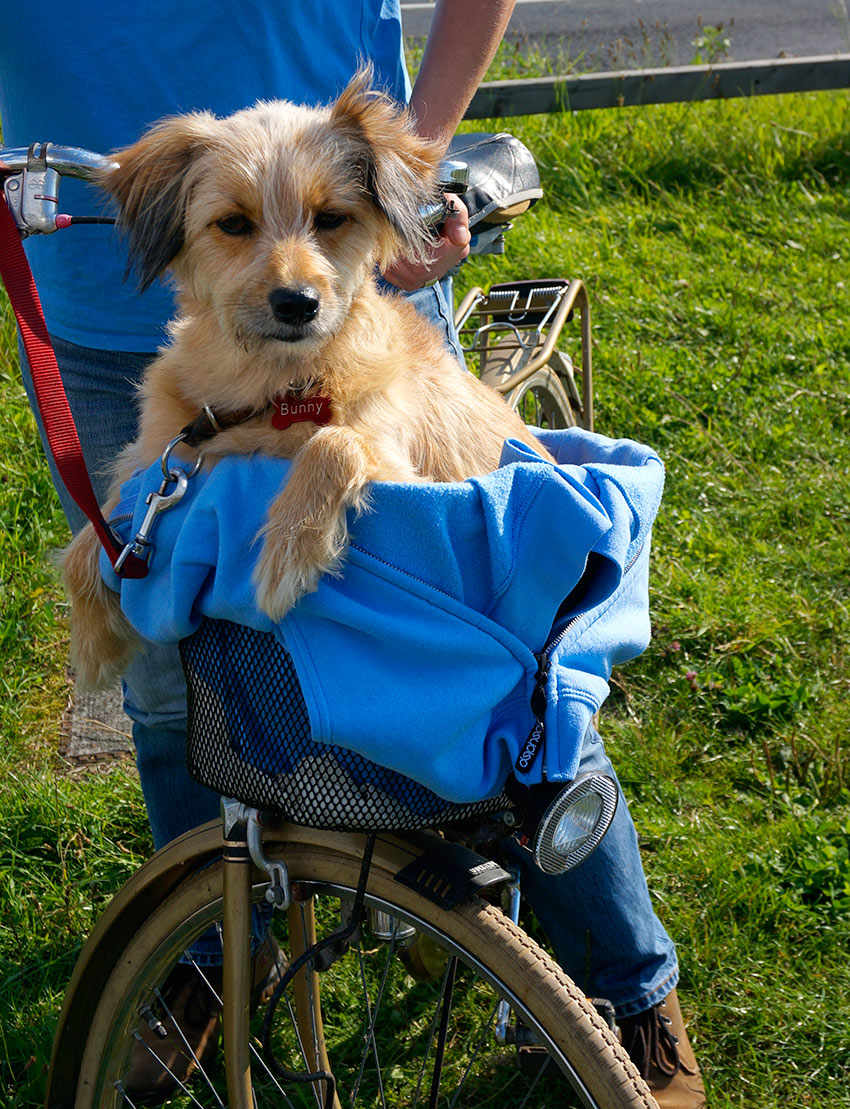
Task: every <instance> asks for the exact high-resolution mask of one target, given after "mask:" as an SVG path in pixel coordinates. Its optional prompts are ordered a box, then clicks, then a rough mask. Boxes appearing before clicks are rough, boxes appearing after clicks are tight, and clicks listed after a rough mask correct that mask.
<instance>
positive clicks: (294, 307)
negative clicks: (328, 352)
mask: <svg viewBox="0 0 850 1109" xmlns="http://www.w3.org/2000/svg"><path fill="white" fill-rule="evenodd" d="M269 304H270V305H271V306H272V312H273V313H274V318H275V319H276V320H279V321H280V322H281V323H288V324H293V325H296V326H297V325H300V324H305V323H309V322H310V320H312V319H315V318H316V315H317V314H318V311H319V294H318V293H317V292H316V290H315V289H313V288H311V287H310V286H309V285H307V286H304V287H303V288H301V289H292V288H287V287H284V288H280V289H272V291H271V292H270V293H269Z"/></svg>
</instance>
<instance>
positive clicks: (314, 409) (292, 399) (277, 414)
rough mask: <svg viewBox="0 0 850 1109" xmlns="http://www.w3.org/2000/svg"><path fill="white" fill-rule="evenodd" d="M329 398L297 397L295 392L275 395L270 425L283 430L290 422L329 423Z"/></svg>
mask: <svg viewBox="0 0 850 1109" xmlns="http://www.w3.org/2000/svg"><path fill="white" fill-rule="evenodd" d="M330 419H331V398H330V397H320V396H313V397H299V396H297V395H296V394H295V393H287V394H286V395H285V396H282V397H276V398H275V402H274V415H273V416H272V427H275V428H277V430H278V431H285V430H286V429H287V428H288V427H289V426H290V424H302V423H308V422H309V423H314V424H319V425H320V426H321V425H322V424H327V423H330Z"/></svg>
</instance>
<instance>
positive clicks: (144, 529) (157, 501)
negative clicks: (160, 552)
mask: <svg viewBox="0 0 850 1109" xmlns="http://www.w3.org/2000/svg"><path fill="white" fill-rule="evenodd" d="M185 438H186V436H185V434H183V433H181V434H180V435H178V436H177V437H176V438H174V439H172V440H171V442H170V443H169V444H168V446H167V447H166V448H165V450H164V451H163V452H162V458H161V460H160V463H161V466H162V472H163V475H164V477H163V481H162V484H161V485H160V487H159V489H158V490H157V491H156V492H155V493H148V495H147V497H146V498H145V504H146V505H147V506H148V510H147V512H146V513H145V517H144V519H143V520H142V524H141V527H140V528H139V530H138V531H137V532H136V537H135V539H134V540H133V541H132V542H131V543H127V544H125V546H124V549H123V550H122V551H121V554H120V555H119V556H118V558H117V559H116V560H115V567H114V569H115V573H116V574H120V573H121V567H122V566H123V565H124V563H125V562H126V561H127V559H128V558H129V557H130V555H134V556H135V557H136V558H140V559H142V560H143V561H144V562H146V563H147V564H148V565H150V560H151V556H152V555H153V551H154V548H153V544H152V543H151V532H152V531H153V526H154V524H155V523H156V521H157V519H158V517H159V515H160V513H161V512H165V510H166V509H168V508H173V507H174V505H176V504H178V503H179V502H180V501H181V500H182V499H183V497H184V496H185V493H186V490H187V489H188V488H189V478H193V477H194V476H195V474H197V472H198V471H199V470H200V468H201V466H202V465H203V457H202V456H200V455H199V456H198V458H197V460H196V462H195V463H194V465H193V466H192V468H191V469H190V470H189V471H188V472H187V471H186V470H184V469H182V468H181V467H180V466H172V465H171V452H172V451H173V450H174V448H175V447H176V446H177V445H178V443H182V442H183V440H184V439H185ZM169 485H174V488H173V489H172V490H171V492H169V491H168V487H169Z"/></svg>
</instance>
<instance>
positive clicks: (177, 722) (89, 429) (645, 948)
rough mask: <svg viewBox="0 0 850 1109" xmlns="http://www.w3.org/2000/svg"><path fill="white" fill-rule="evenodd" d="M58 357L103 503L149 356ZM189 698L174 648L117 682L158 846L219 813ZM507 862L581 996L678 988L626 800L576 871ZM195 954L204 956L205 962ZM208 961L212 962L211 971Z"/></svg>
mask: <svg viewBox="0 0 850 1109" xmlns="http://www.w3.org/2000/svg"><path fill="white" fill-rule="evenodd" d="M410 299H411V301H412V303H413V304H414V305H415V307H416V308H417V310H418V311H420V312H421V313H422V314H423V315H424V316H426V317H427V318H429V319H431V320H432V322H433V323H435V324H436V326H437V327H438V328H439V329H440V330H441V332H442V334H443V335H444V337H445V339H446V343H447V345H448V346H449V347H450V348H451V349H452V350H453V351H454V352H455V353H456V354H457V356H458V358H460V360H461V361H462V356H461V352H460V348H459V346H458V343H457V336H456V333H455V332H454V327H453V324H452V313H451V309H450V304H449V301H448V300H447V297H446V290H445V289H444V288H443V287H442V286H440V285H437V286H433V287H431V288H428V289H421V290H419V291H418V292H416V293H413V294H411V297H410ZM54 346H55V349H56V356H57V359H58V361H59V366H60V368H61V370H62V377H63V381H64V384H65V390H66V393H67V395H68V400H69V403H70V405H71V410H72V412H73V414H74V420H75V422H76V424H77V430H78V433H79V436H80V442H81V444H82V448H83V454H84V455H85V458H86V463H87V465H88V469H89V472H90V474H91V475H92V481H93V483H94V486H95V492H96V494H97V496H98V498H99V500H101V501H103V500H104V499H105V497H106V491H107V487H108V484H109V477H108V471H109V467H110V464H111V463H112V462H113V460H114V459H115V457H116V455H117V453H118V451H119V450H120V449H121V448H122V447H123V446H124V445H125V443H127V442H130V441H131V440H132V439H134V438H135V435H136V415H137V414H136V407H135V403H134V393H135V391H134V386H135V384H136V383H137V382H138V381H139V379H140V377H141V375H142V373H143V371H144V368H145V366H146V365H147V364H148V362H149V361H150V360H151V358H152V357H153V356H152V355H149V354H122V353H117V352H113V351H99V350H91V349H88V348H84V347H78V346H75V345H73V344H71V343H67V342H64V341H63V340H61V339H55V340H54ZM21 361H22V368H23V375H24V384H25V386H26V388H27V392H28V393H29V396H30V401H31V402H33V400H34V398H33V392H32V382H31V379H30V374H29V368H28V366H27V364H26V359H25V357H24V356H23V354H22V358H21ZM39 430H41V424H40V421H39ZM43 438H44V437H43V435H42V439H43ZM163 446H165V444H163ZM50 466H51V471H52V473H53V480H54V483H55V484H56V489H57V492H58V493H59V498H60V501H61V502H62V507H63V509H64V510H65V514H66V515H67V517H68V521H69V523H70V525H71V527H72V529H73V530H74V531H77V530H79V528H81V527H82V525H83V524H84V523H85V519H84V517H83V515H82V513H81V512H80V510H79V509H78V508H77V506H76V505H75V504H74V502H73V500H72V499H71V497H70V495H69V493H68V492H67V490H66V489H65V487H64V485H63V484H62V481H61V479H60V478H59V476H58V474H57V472H56V469H55V466H54V465H53V461H52V459H50ZM185 695H186V690H185V683H184V680H183V672H182V669H181V666H180V661H179V657H178V652H177V648H176V647H173V646H162V645H156V644H151V645H150V646H149V647H148V649H147V651H146V652H145V654H143V655H141V656H140V657H139V658H137V659H136V660H135V661H134V662H133V663H132V665H131V666H130V667H129V668H128V670H127V672H126V674H125V675H124V708H125V711H126V712H127V715H128V716H129V717H130V719H131V720H132V730H133V741H134V743H135V747H136V761H137V765H138V768H139V777H140V780H141V784H142V791H143V794H144V798H145V805H146V807H147V811H148V819H149V820H150V825H151V831H152V833H153V838H154V844H155V846H156V847H161V846H163V845H164V844H166V843H168V842H169V841H170V840H172V839H174V838H175V837H176V836H178V835H181V834H182V833H183V832H185V831H188V830H189V829H190V828H194V827H196V826H197V825H198V824H202V823H204V822H205V821H207V820H211V819H213V818H214V817H216V816H217V815H218V812H219V798H218V795H217V794H215V793H213V792H212V791H210V790H208V789H205V788H204V787H203V786H199V785H198V784H197V783H196V782H194V781H193V780H192V779H191V778H190V777H189V774H188V771H187V770H186V760H185V743H186V703H185ZM586 770H603V771H604V772H605V773H609V774H611V775H612V776H613V773H614V772H613V769H612V767H611V764H610V762H609V761H608V758H607V756H606V754H605V749H604V747H603V744H602V740H601V739H600V737H599V736H598V734H597V733H596V732H595V731H593V730H591V731H590V732H588V735H587V737H586V740H585V743H584V747H583V749H582V761H581V767H580V771H582V772H583V771H586ZM508 851H509V853H511V854H512V855H513V856H514V857H515V859H516V861H517V863H518V864H519V866H520V869H521V871H522V886H523V890H524V892H525V893H526V895H527V896H528V898H529V901H530V903H531V905H532V907H533V908H534V910H535V912H536V914H537V917H538V919H539V921H540V924H541V926H542V927H543V929H544V931H545V932H546V935H547V936H548V938H549V941H550V943H551V944H552V946H553V948H554V950H555V954H556V956H557V958H558V960H559V961H560V963H561V965H562V966H563V967H564V969H565V970H566V971H567V973H568V974H569V975H570V977H571V978H573V979H574V980H575V982H576V983H577V984H578V985H579V986H580V987H582V988H583V989H584V990H586V991H587V993H588V994H591V995H595V996H599V997H607V998H608V999H609V1000H611V1001H612V1002H613V1003H614V1005H615V1006H616V1007H617V1011H618V1015H619V1016H621V1017H624V1016H630V1015H632V1014H634V1013H638V1012H641V1011H643V1010H644V1009H647V1008H649V1007H650V1006H651V1005H653V1004H655V1003H656V1002H658V1001H661V1000H662V999H663V998H664V997H665V996H666V995H667V994H668V993H669V992H670V990H671V989H672V988H673V987H674V986H675V985H676V981H677V978H678V967H677V963H676V953H675V949H674V947H673V943H672V941H671V940H670V938H669V937H668V935H667V933H666V932H665V931H664V929H663V927H662V926H661V923H660V922H659V920H658V918H657V917H656V915H655V913H654V912H653V909H652V905H651V902H650V898H649V893H648V890H647V886H646V880H645V878H644V874H643V868H642V865H641V859H640V852H639V850H638V841H637V835H636V833H635V828H634V824H633V823H632V819H631V816H630V815H629V811H628V806H627V805H626V803H625V799H624V798H623V797H622V795H621V798H620V805H619V807H618V811H617V815H616V817H615V819H614V823H613V825H612V828H611V830H610V831H609V832H608V835H607V836H606V837H605V839H604V840H603V842H602V844H601V845H600V847H599V848H598V849H597V850H596V851H595V852H594V854H593V855H592V856H591V857H590V859H588V860H587V862H585V863H584V864H583V865H582V866H581V867H579V869H578V870H576V871H574V872H571V873H568V874H566V875H562V876H559V877H551V876H548V875H544V874H543V873H542V872H541V871H539V870H537V868H536V867H535V866H534V864H533V863H532V862H531V861H530V855H529V854H528V852H525V851H523V850H522V849H521V848H520V847H519V846H517V845H515V844H511V845H509V846H508ZM197 954H199V955H201V957H203V956H202V952H201V951H198V952H197ZM213 957H214V956H213V955H210V960H212V958H213Z"/></svg>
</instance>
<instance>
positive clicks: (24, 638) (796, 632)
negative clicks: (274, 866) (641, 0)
mask: <svg viewBox="0 0 850 1109" xmlns="http://www.w3.org/2000/svg"><path fill="white" fill-rule="evenodd" d="M497 75H499V76H504V75H506V74H497ZM506 126H508V127H510V129H512V130H513V131H514V132H515V133H516V134H517V135H518V136H519V137H520V138H522V139H523V140H524V141H525V142H526V143H527V145H528V146H529V147H530V148H531V149H532V150H533V151H534V152H535V154H536V156H537V158H538V160H539V163H540V169H541V175H542V178H543V187H544V190H545V198H544V200H543V201H542V202H540V204H538V206H537V208H536V209H535V210H534V212H533V213H532V214H530V215H528V216H523V217H522V218H521V219H520V220H519V221H518V223H517V226H516V228H515V229H514V230H513V231H511V232H510V234H509V236H508V238H509V243H508V253H507V254H506V255H505V257H504V258H500V259H482V260H477V261H476V262H474V263H472V264H470V265H469V266H467V267H466V268H465V269H464V271H463V272H462V274H461V277H460V279H459V285H460V287H461V291H463V288H464V287H466V286H468V285H470V284H473V283H474V284H483V285H486V284H488V283H490V282H493V281H504V280H508V279H510V278H512V277H517V278H523V277H531V276H572V275H577V276H580V277H581V278H582V279H583V280H584V281H585V282H586V283H587V285H588V287H589V291H590V296H591V302H592V304H593V312H594V317H593V322H594V336H595V338H594V351H593V353H594V360H595V362H594V365H595V383H596V403H597V428H598V430H600V431H602V432H605V433H607V434H612V435H624V436H631V437H633V438H636V439H639V440H643V441H646V442H648V443H650V444H651V445H652V446H653V447H655V448H656V449H657V450H658V451H659V453H660V454H661V455H662V457H663V458H664V460H665V463H666V467H667V488H666V493H665V500H664V504H663V506H662V511H661V515H660V518H659V521H658V525H657V528H656V530H655V537H654V546H653V573H652V614H653V623H654V639H653V643H652V645H651V646H650V648H649V649H648V651H647V652H646V653H645V655H644V656H642V658H641V659H639V660H637V661H636V662H635V663H632V664H631V665H630V666H628V667H626V668H624V669H622V670H620V671H618V672H617V673H616V674H615V676H614V683H613V690H612V696H611V698H610V699H609V702H608V704H607V706H606V708H605V709H604V711H603V720H602V723H603V730H604V732H605V734H606V737H607V742H608V745H609V749H610V751H611V753H612V756H613V758H614V762H615V765H616V766H617V767H618V769H619V771H620V774H621V777H622V781H623V785H624V788H625V791H626V794H627V796H628V797H629V800H630V804H631V807H632V811H633V814H634V817H635V821H636V823H637V826H638V828H639V830H640V832H641V836H642V845H643V852H644V861H645V866H646V871H647V875H648V879H649V883H650V887H651V889H652V892H653V895H654V897H655V900H656V904H657V906H658V911H659V914H660V915H661V917H662V918H663V920H664V922H665V924H666V925H667V927H668V929H669V930H670V931H671V933H672V935H673V936H674V937H675V939H676V941H677V943H678V946H679V953H680V959H681V963H682V982H681V986H680V993H681V996H682V999H683V1002H684V1006H685V1009H686V1012H687V1014H688V1015H689V1017H690V1019H691V1033H692V1038H693V1041H694V1044H695V1047H696V1049H697V1052H698V1054H699V1057H700V1060H701V1063H702V1065H703V1069H704V1073H705V1077H706V1081H707V1084H708V1087H709V1091H710V1095H711V1098H710V1103H711V1104H712V1105H713V1106H716V1107H721V1106H736V1107H741V1109H743V1107H746V1109H767V1107H774V1106H783V1105H788V1104H794V1105H803V1106H807V1107H813V1109H815V1107H818V1109H821V1107H822V1109H826V1107H827V1106H829V1107H830V1109H836V1107H841V1106H845V1107H850V964H848V960H847V944H848V938H850V855H849V854H848V847H850V770H848V766H847V753H848V741H847V738H846V737H847V734H848V724H850V697H848V687H850V659H849V658H848V653H850V652H849V650H848V643H849V642H850V637H849V636H848V633H849V632H850V613H848V581H850V578H848V571H850V556H848V550H849V549H850V544H849V543H848V522H849V521H848V517H849V516H850V445H848V438H850V437H849V436H848V431H850V416H848V385H850V380H848V379H850V359H848V355H850V327H848V316H850V271H849V270H848V265H847V252H848V249H850V248H848V246H847V242H848V234H850V138H848V135H850V96H848V94H846V93H829V94H798V95H793V96H787V97H783V98H760V99H754V100H750V101H742V100H739V101H734V102H730V103H703V104H695V105H675V106H665V107H648V108H644V109H624V110H619V111H612V112H588V113H584V114H580V115H572V114H568V113H565V114H562V115H559V116H549V117H536V118H535V117H531V118H526V119H516V120H510V121H491V122H490V123H477V124H475V125H474V126H470V127H469V128H468V129H470V130H485V129H496V128H504V127H506ZM3 341H4V346H3V358H2V373H0V413H2V427H3V435H2V436H0V452H2V459H0V464H1V465H2V477H1V478H0V519H2V523H3V529H2V538H0V543H2V546H0V580H2V590H3V596H2V621H1V622H0V635H2V649H3V670H2V675H3V676H2V686H0V691H2V696H1V697H0V726H2V735H3V743H2V747H0V763H2V781H3V788H2V815H0V820H2V828H3V836H2V842H0V1100H2V1099H3V1098H5V1102H6V1104H8V1105H33V1104H36V1103H37V1102H38V1100H39V1098H40V1096H41V1093H42V1091H43V1088H44V1068H45V1065H46V1060H47V1057H48V1053H49V1045H50V1037H51V1029H52V1025H53V1022H54V1020H55V1017H56V1012H57V1008H58V1005H59V1003H60V998H61V995H62V991H63V989H64V987H65V985H66V983H67V979H68V976H69V973H70V968H71V965H72V963H73V959H74V955H75V953H76V950H77V948H78V945H79V943H80V942H81V939H82V937H83V935H84V934H85V932H86V931H87V930H88V929H89V928H90V926H91V923H92V921H93V920H94V919H95V917H96V915H97V913H98V911H99V910H100V908H101V907H102V905H103V904H104V902H105V900H106V898H107V897H108V896H109V895H110V893H111V892H112V891H114V890H115V889H116V888H117V887H118V885H119V884H120V883H121V882H122V881H123V880H124V878H126V876H127V875H128V874H129V873H130V872H131V871H132V869H133V867H134V866H135V865H137V863H138V862H139V860H140V859H141V858H142V857H143V856H144V854H145V853H146V852H147V850H148V849H149V842H148V839H147V833H146V830H145V824H144V815H143V809H142V805H141V802H140V799H139V795H138V790H137V786H136V783H135V782H134V780H133V778H132V775H131V774H130V773H129V772H127V771H126V770H123V769H121V768H118V769H117V770H113V772H112V773H110V774H106V775H98V776H79V775H69V774H68V773H67V767H65V766H63V765H62V764H61V762H60V761H59V760H58V759H57V757H56V754H55V751H56V741H57V734H58V731H59V727H60V718H61V715H62V709H63V707H64V702H65V698H66V696H67V686H66V679H65V664H66V663H65V660H66V634H67V629H66V613H65V610H64V606H63V602H62V599H61V594H60V592H59V590H58V588H57V584H56V578H55V575H54V572H53V571H52V570H51V568H50V561H49V555H50V551H51V550H52V549H53V548H55V547H56V546H57V545H59V544H61V543H62V541H63V539H64V537H65V528H64V524H63V522H62V520H61V516H60V513H59V511H58V508H57V507H56V502H55V499H54V496H53V494H52V490H51V486H50V483H49V479H48V475H47V469H46V466H45V464H44V462H43V459H42V456H41V454H40V451H39V448H38V446H37V440H36V435H35V433H34V429H33V424H32V420H31V418H30V416H29V414H28V410H27V406H26V402H25V400H24V397H23V393H22V390H21V388H20V386H19V384H18V378H17V371H16V369H15V367H14V365H13V363H14V361H15V359H14V356H13V342H12V331H11V326H10V324H9V322H8V316H7V322H6V324H5V327H4V332H3ZM568 341H569V342H570V343H573V344H574V343H575V341H577V329H576V335H575V336H570V337H569V340H568ZM568 349H572V350H573V351H574V352H575V346H574V345H573V346H572V348H570V347H568Z"/></svg>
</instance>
